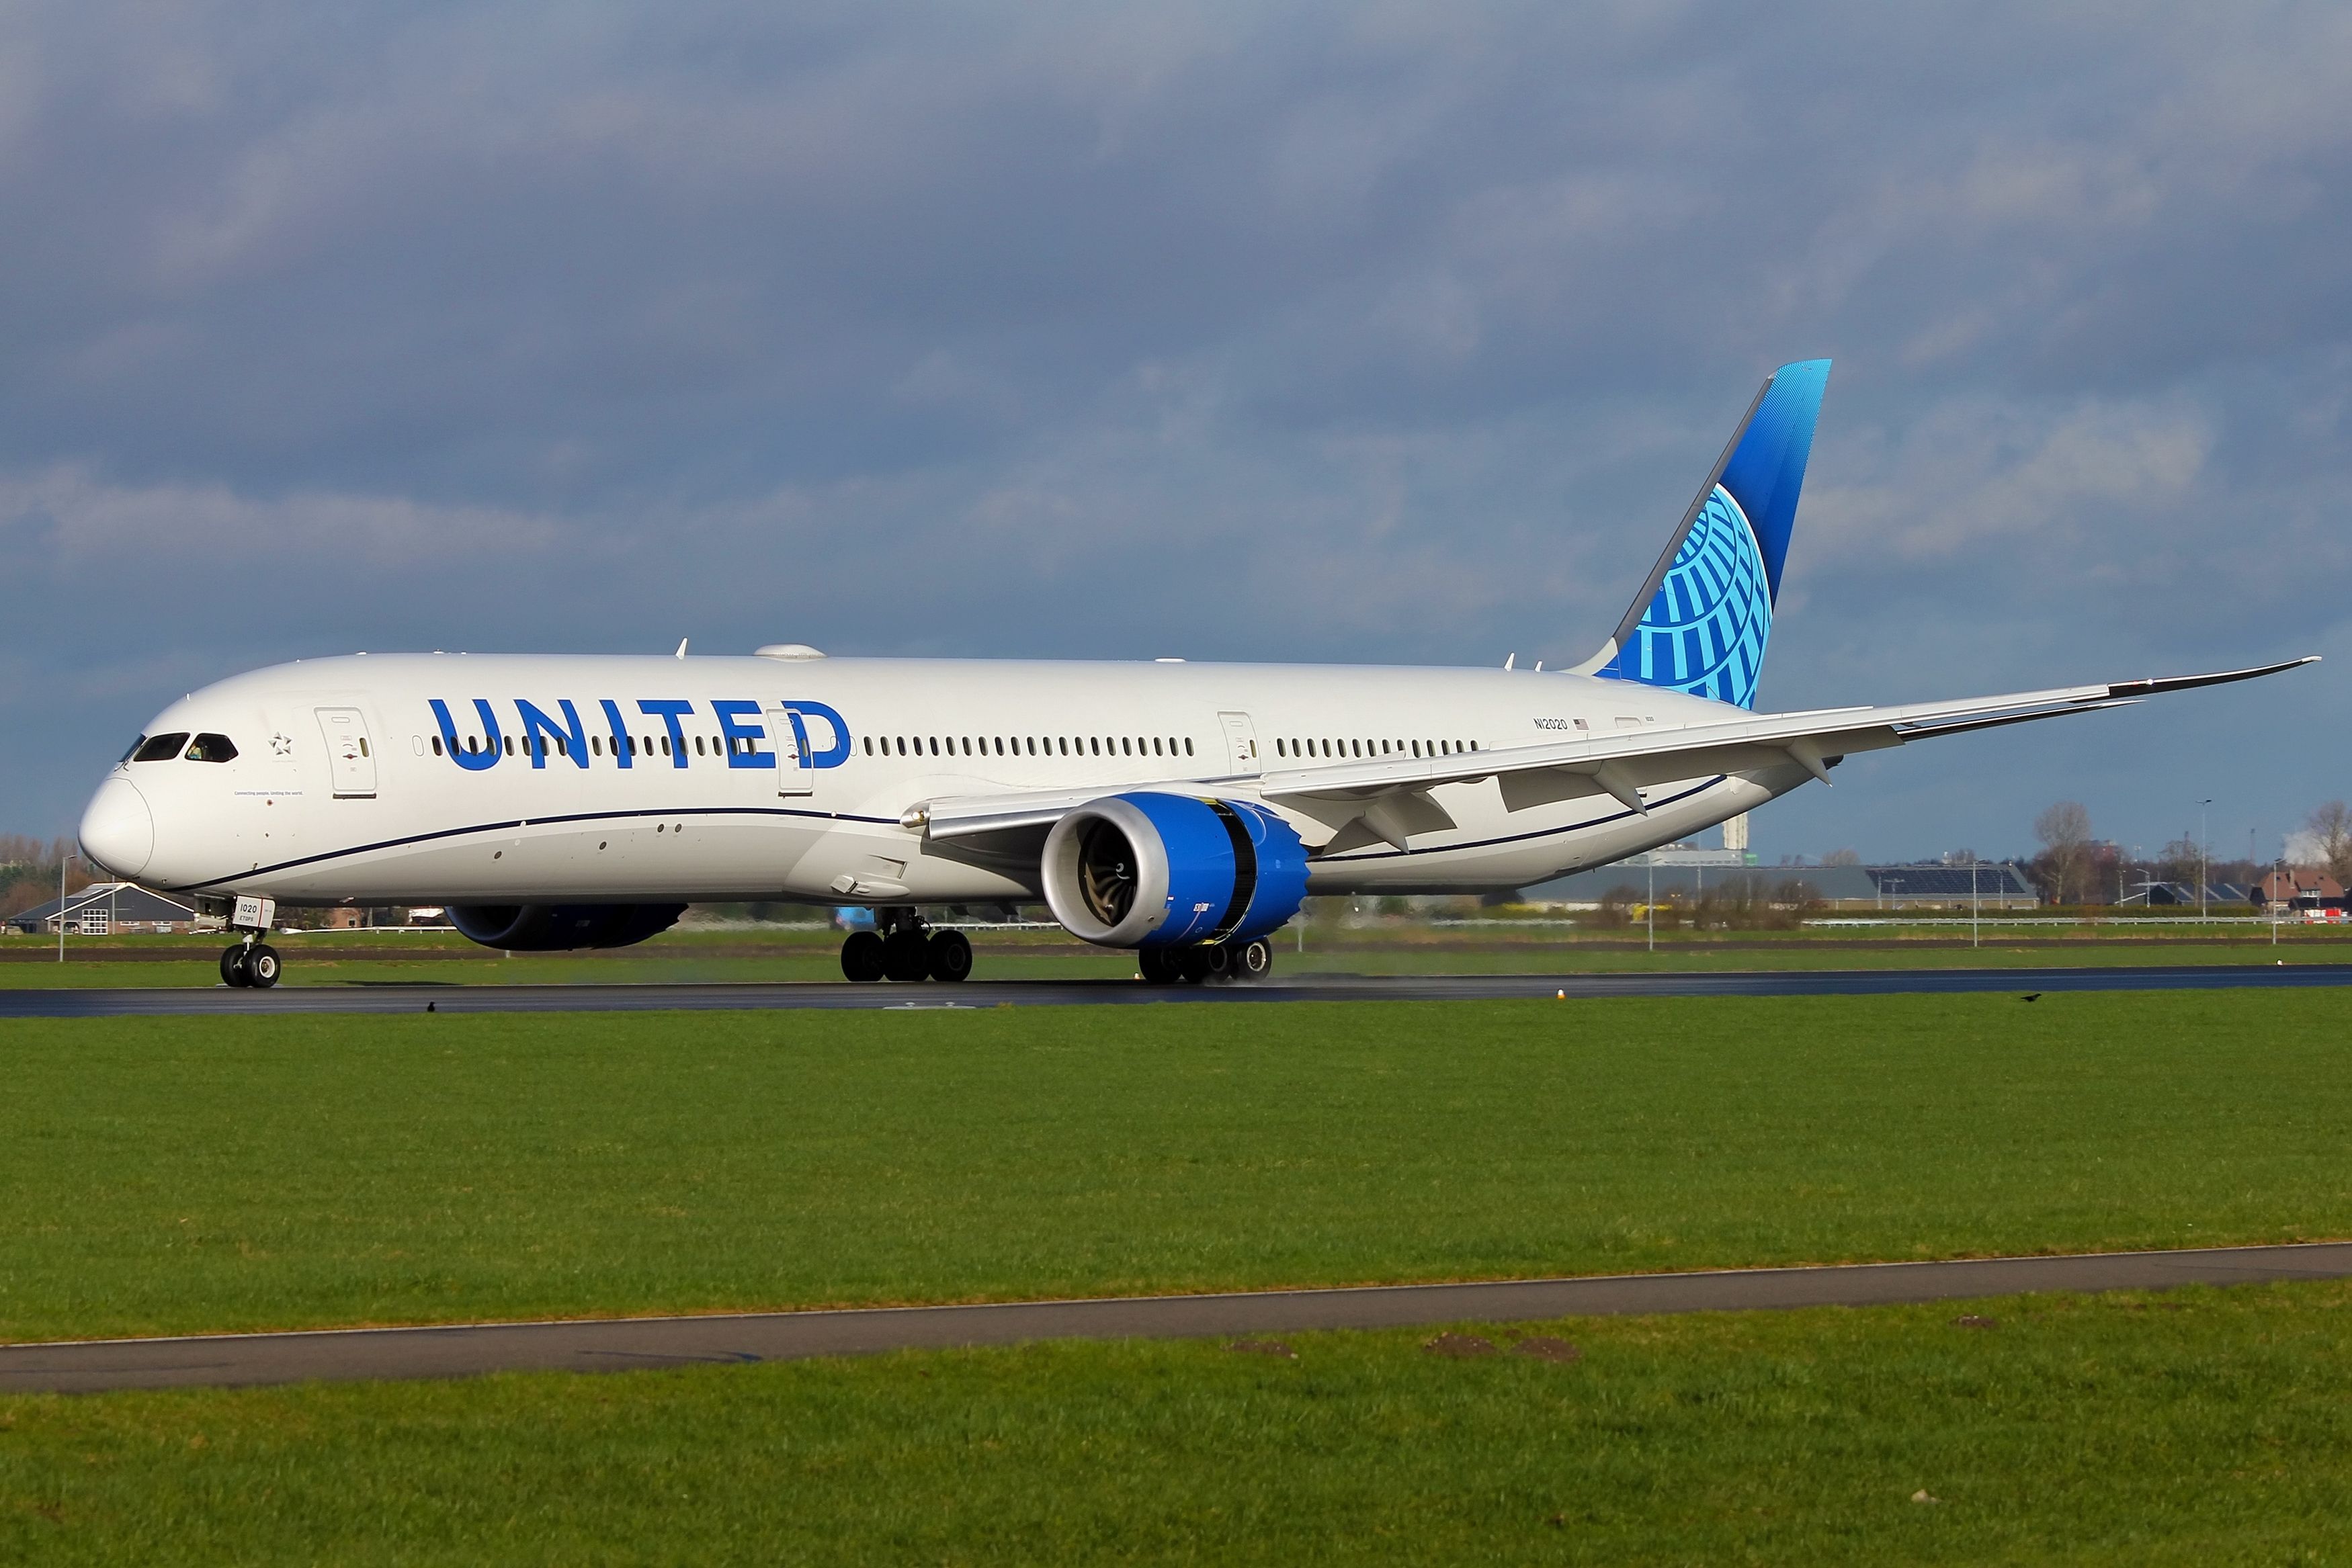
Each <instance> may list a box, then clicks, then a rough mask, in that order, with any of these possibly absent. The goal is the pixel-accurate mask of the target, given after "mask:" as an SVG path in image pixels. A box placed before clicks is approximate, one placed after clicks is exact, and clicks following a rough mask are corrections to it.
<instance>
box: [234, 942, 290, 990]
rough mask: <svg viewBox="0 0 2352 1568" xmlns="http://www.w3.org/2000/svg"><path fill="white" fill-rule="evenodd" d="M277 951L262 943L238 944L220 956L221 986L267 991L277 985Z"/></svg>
mask: <svg viewBox="0 0 2352 1568" xmlns="http://www.w3.org/2000/svg"><path fill="white" fill-rule="evenodd" d="M279 968H280V964H279V961H278V949H277V948H275V947H272V946H270V945H269V944H268V943H267V942H262V941H258V940H256V941H248V942H240V943H238V944H237V945H236V946H234V947H231V948H229V949H228V950H227V951H226V952H225V953H223V954H222V955H221V956H220V977H221V984H223V985H225V986H236V987H238V988H246V987H251V988H254V989H256V990H264V991H266V990H268V988H270V987H272V986H274V985H276V984H277V983H278V970H279Z"/></svg>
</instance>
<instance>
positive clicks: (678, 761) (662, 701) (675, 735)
mask: <svg viewBox="0 0 2352 1568" xmlns="http://www.w3.org/2000/svg"><path fill="white" fill-rule="evenodd" d="M637 711H638V712H639V713H648V714H652V715H653V716H655V717H656V718H658V719H660V720H661V721H662V723H664V724H666V725H667V726H668V727H669V756H670V761H671V762H672V763H673V764H674V765H676V766H677V767H679V768H683V767H685V766H686V730H685V728H684V727H681V726H680V725H679V724H678V722H677V719H678V716H679V715H680V714H688V713H692V712H693V711H694V705H693V704H692V703H689V702H680V701H678V700H677V698H675V697H655V698H651V699H648V700H646V701H645V702H641V703H639V704H638V705H637Z"/></svg>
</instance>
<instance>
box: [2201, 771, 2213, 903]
mask: <svg viewBox="0 0 2352 1568" xmlns="http://www.w3.org/2000/svg"><path fill="white" fill-rule="evenodd" d="M2212 803H2213V799H2212V797H2211V796H2210V795H2209V796H2207V797H2206V798H2205V799H2204V800H2200V801H2198V802H2197V918H2198V919H2200V920H2203V919H2205V918H2206V915H2205V868H2206V862H2207V861H2208V860H2210V858H2211V857H2210V855H2209V854H2208V853H2207V852H2206V849H2205V808H2206V807H2208V806H2210V805H2211V804H2212Z"/></svg>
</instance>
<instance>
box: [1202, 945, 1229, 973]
mask: <svg viewBox="0 0 2352 1568" xmlns="http://www.w3.org/2000/svg"><path fill="white" fill-rule="evenodd" d="M1202 952H1203V953H1205V954H1207V955H1208V957H1209V978H1211V979H1212V980H1230V979H1232V978H1233V977H1234V950H1233V949H1232V948H1231V947H1227V946H1223V945H1222V944H1220V945H1219V946H1214V947H1203V948H1202Z"/></svg>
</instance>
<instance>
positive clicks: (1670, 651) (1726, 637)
mask: <svg viewBox="0 0 2352 1568" xmlns="http://www.w3.org/2000/svg"><path fill="white" fill-rule="evenodd" d="M1829 379H1830V362H1829V361H1827V360H1806V361H1801V362H1800V363H1798V364H1793V365H1783V366H1781V367H1780V369H1779V370H1777V371H1773V372H1772V376H1771V379H1770V380H1769V381H1767V382H1765V383H1764V389H1763V390H1762V391H1761V392H1758V393H1757V394H1756V401H1755V402H1753V403H1751V404H1749V405H1748V417H1747V418H1745V419H1743V420H1741V421H1740V422H1739V429H1738V432H1737V433H1736V434H1734V435H1733V436H1732V438H1731V444H1730V445H1728V446H1727V447H1725V448H1724V451H1723V456H1722V457H1721V458H1720V459H1718V460H1717V463H1716V465H1715V472H1714V473H1713V474H1712V475H1710V476H1708V477H1707V481H1706V486H1705V487H1704V488H1702V489H1701V490H1700V491H1699V493H1698V499H1697V500H1696V501H1693V502H1692V503H1691V508H1690V510H1689V511H1688V512H1686V513H1685V514H1684V516H1683V522H1682V527H1680V528H1676V529H1675V535H1674V538H1671V539H1669V540H1667V541H1666V549H1665V553H1664V555H1662V556H1660V557H1659V558H1658V564H1657V566H1656V567H1655V568H1654V569H1653V570H1652V571H1651V572H1650V577H1649V580H1648V581H1647V582H1645V583H1643V585H1642V591H1641V592H1640V593H1639V594H1637V595H1635V596H1634V600H1633V607H1632V608H1631V609H1629V610H1627V611H1626V612H1625V619H1624V620H1623V621H1622V622H1620V623H1619V624H1618V627H1617V633H1616V635H1615V636H1613V637H1612V638H1611V639H1610V640H1609V642H1608V643H1607V644H1606V645H1605V646H1604V647H1603V648H1602V649H1601V652H1600V653H1597V654H1595V655H1594V656H1593V658H1592V659H1591V661H1589V662H1588V663H1587V664H1584V665H1583V666H1581V668H1582V669H1583V671H1584V673H1586V674H1594V675H1601V676H1605V677H1607V678H1609V679H1611V680H1619V681H1640V682H1643V684H1645V685H1653V686H1666V687H1670V688H1672V689H1673V690H1675V691H1678V692H1691V693H1694V694H1696V695H1699V696H1705V697H1715V698H1717V699H1718V700H1719V701H1722V702H1727V703H1737V704H1738V705H1739V706H1741V707H1745V708H1752V707H1754V706H1756V679H1757V676H1758V675H1759V674H1761V673H1762V671H1763V668H1764V644H1765V643H1766V642H1767V640H1769V638H1770V636H1771V634H1772V604H1773V601H1775V600H1776V599H1778V598H1779V597H1780V566H1781V563H1782V562H1783V561H1784V560H1786V559H1788V555H1789V535H1790V531H1791V530H1792V529H1793V528H1795V527H1796V522H1797V492H1798V491H1799V490H1801V489H1802V488H1803V486H1804V483H1805V459H1806V458H1807V457H1809V456H1810V455H1811V454H1812V450H1813V421H1814V419H1815V418H1816V417H1817V416H1818V415H1819V414H1820V413H1821V411H1822V390H1823V389H1824V388H1825V387H1827V386H1828V385H1829Z"/></svg>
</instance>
